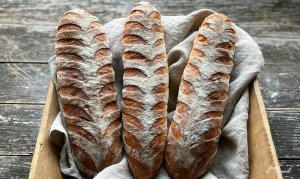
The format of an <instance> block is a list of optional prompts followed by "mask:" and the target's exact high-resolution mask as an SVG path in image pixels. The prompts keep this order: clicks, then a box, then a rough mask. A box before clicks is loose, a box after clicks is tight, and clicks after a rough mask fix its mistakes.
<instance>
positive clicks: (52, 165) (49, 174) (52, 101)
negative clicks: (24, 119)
mask: <svg viewBox="0 0 300 179" xmlns="http://www.w3.org/2000/svg"><path fill="white" fill-rule="evenodd" d="M58 110H59V107H58V103H57V97H56V92H55V87H54V84H53V83H52V82H50V85H49V90H48V94H47V99H46V104H45V107H44V112H43V116H42V120H41V127H40V131H39V134H38V138H37V142H36V145H35V150H34V154H33V159H32V163H31V169H30V173H29V179H40V178H45V179H47V178H56V179H61V178H63V177H62V175H61V172H60V169H59V163H58V158H59V157H58V155H59V150H58V149H57V147H56V146H55V145H54V144H52V143H51V142H50V139H49V131H50V128H51V125H52V123H53V121H54V119H55V117H56V115H57V113H58Z"/></svg>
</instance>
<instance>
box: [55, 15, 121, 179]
mask: <svg viewBox="0 0 300 179" xmlns="http://www.w3.org/2000/svg"><path fill="white" fill-rule="evenodd" d="M55 49H56V62H57V83H58V87H57V88H58V94H59V96H60V104H61V111H62V114H63V118H64V121H65V125H66V129H67V133H68V136H69V139H70V145H71V150H72V154H73V157H74V160H75V164H76V166H77V168H78V169H79V170H80V172H81V173H82V175H83V176H84V177H86V178H92V177H94V176H95V175H96V174H97V173H98V172H100V171H101V170H102V169H104V168H105V167H107V166H109V165H111V164H114V163H117V162H119V161H120V160H121V158H122V142H121V127H122V122H121V119H120V110H119V109H118V106H117V104H116V90H115V87H114V71H113V68H112V54H111V52H110V49H109V46H108V41H107V38H106V36H105V33H104V32H103V31H102V30H101V25H100V22H99V20H98V19H97V18H96V17H94V16H92V15H91V14H89V13H87V12H86V11H84V10H81V9H76V10H72V11H69V12H67V13H66V14H65V15H64V16H63V18H62V19H61V20H60V22H59V26H58V29H57V34H56V44H55Z"/></svg>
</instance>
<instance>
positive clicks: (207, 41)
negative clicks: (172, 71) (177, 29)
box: [165, 13, 236, 179]
mask: <svg viewBox="0 0 300 179" xmlns="http://www.w3.org/2000/svg"><path fill="white" fill-rule="evenodd" d="M235 41H236V37H235V30H234V29H233V27H232V23H231V21H230V20H229V18H228V17H226V16H225V15H222V14H217V13H215V14H212V15H210V16H208V17H207V18H206V19H205V20H204V22H203V23H202V25H201V27H200V29H199V31H198V34H197V36H196V37H195V39H194V43H193V48H192V50H191V54H190V57H189V60H188V63H187V66H186V67H185V69H184V72H183V75H182V78H181V83H180V86H179V93H178V102H177V106H176V110H175V113H174V117H173V121H172V122H171V125H170V129H169V132H168V139H167V146H166V154H165V160H166V162H165V165H166V168H167V171H168V172H169V174H170V175H171V176H172V178H174V179H177V178H178V179H179V178H187V179H195V178H198V177H200V176H202V175H203V174H205V172H206V171H207V170H208V169H209V167H210V166H211V164H212V162H213V159H214V156H215V154H216V152H217V146H218V140H219V137H220V134H221V121H222V118H223V113H224V109H225V106H226V104H227V98H228V88H229V78H230V73H231V71H232V68H233V65H234V64H233V54H234V47H235Z"/></svg>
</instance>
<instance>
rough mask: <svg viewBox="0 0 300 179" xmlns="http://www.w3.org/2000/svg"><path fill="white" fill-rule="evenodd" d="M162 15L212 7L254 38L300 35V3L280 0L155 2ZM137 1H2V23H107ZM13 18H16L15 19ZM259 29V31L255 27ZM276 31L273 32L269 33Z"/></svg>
mask: <svg viewBox="0 0 300 179" xmlns="http://www.w3.org/2000/svg"><path fill="white" fill-rule="evenodd" d="M152 2H153V3H154V4H155V6H156V7H157V9H159V10H160V12H161V13H162V14H163V15H177V14H180V15H182V14H187V13H190V12H192V11H194V10H198V9H202V8H209V9H213V10H215V11H218V12H221V13H225V14H227V15H228V16H229V17H231V18H232V19H233V21H234V22H236V23H237V24H239V25H240V26H241V27H243V28H245V30H247V31H248V32H250V34H252V35H258V36H261V35H264V36H270V35H274V36H275V37H277V36H278V35H281V34H282V33H284V34H285V36H286V37H287V36H293V37H294V36H297V35H299V30H298V29H299V28H300V23H299V22H300V18H299V17H300V2H299V1H281V0H264V1H259V0H255V1H253V0H243V1H223V0H214V1H211V0H196V1H190V0H183V1H182V0H174V1H168V0H159V1H152ZM135 3H136V1H117V0H112V1H111V0H104V1H97V0H90V1H79V0H76V1H66V0H63V1H62V0H53V1H47V0H42V1H40V0H33V1H28V0H26V1H20V0H11V1H6V0H4V1H1V2H0V7H2V11H0V23H2V24H25V25H30V26H31V25H42V26H49V25H56V23H57V20H58V19H59V17H61V16H62V14H63V13H64V12H66V11H67V10H70V9H73V8H83V9H86V10H88V11H90V12H91V13H93V14H94V15H95V16H97V17H99V18H100V20H101V21H102V22H104V23H106V22H108V21H110V20H112V19H115V18H119V17H125V16H126V15H127V14H128V12H129V10H130V9H131V8H132V7H133V5H134V4H135ZM12 15H13V18H12ZM256 26H258V27H260V28H255V27H256ZM269 32H273V33H269Z"/></svg>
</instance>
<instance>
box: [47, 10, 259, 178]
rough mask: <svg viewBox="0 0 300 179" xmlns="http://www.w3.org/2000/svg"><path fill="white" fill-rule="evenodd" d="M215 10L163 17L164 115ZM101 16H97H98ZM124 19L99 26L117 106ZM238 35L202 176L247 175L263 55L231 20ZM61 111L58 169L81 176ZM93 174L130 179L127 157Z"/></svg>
mask: <svg viewBox="0 0 300 179" xmlns="http://www.w3.org/2000/svg"><path fill="white" fill-rule="evenodd" d="M212 13H214V11H212V10H209V9H201V10H198V11H194V12H192V13H190V14H188V15H186V16H162V23H163V27H164V33H165V36H164V38H165V42H166V49H167V55H168V65H169V76H170V78H169V82H170V86H169V91H170V96H169V103H168V105H169V107H168V120H172V114H173V111H174V110H175V107H176V103H177V95H178V88H179V84H180V79H181V75H182V73H183V70H184V68H185V66H186V63H187V61H188V58H189V54H190V51H191V48H192V44H193V40H194V37H195V36H196V33H197V31H198V29H199V27H200V25H201V23H202V21H203V20H204V19H205V17H207V16H208V15H210V14H212ZM100 20H101V18H100ZM124 20H125V19H124V18H121V19H116V20H113V21H111V22H109V23H107V24H105V25H103V30H104V32H105V33H106V35H107V38H108V40H109V45H110V49H111V52H112V54H113V68H114V70H115V75H116V81H115V86H116V89H117V101H118V105H119V107H120V108H121V93H122V86H123V85H122V76H123V63H122V52H123V47H122V44H121V38H122V32H123V23H124ZM234 29H235V31H236V33H237V34H236V35H237V42H236V49H235V54H234V59H233V60H234V68H233V71H232V74H231V77H230V87H229V96H228V104H227V106H226V109H225V112H224V117H223V121H222V134H221V137H220V141H219V147H218V152H217V156H216V159H215V161H214V163H213V166H212V168H211V169H210V171H208V172H207V173H206V174H205V175H204V176H203V177H202V178H203V179H216V178H233V179H234V178H239V179H240V178H248V176H249V165H248V162H249V161H248V142H247V121H248V107H249V90H248V86H249V84H250V82H251V81H252V80H253V79H254V78H255V77H256V76H257V74H258V73H259V71H260V70H261V68H262V66H263V63H264V59H263V56H262V53H261V51H260V49H259V47H258V45H257V44H256V43H255V41H254V40H253V39H252V38H251V37H250V36H249V34H247V33H246V32H245V31H244V30H242V29H241V28H239V27H238V26H236V25H234ZM49 68H50V72H51V73H50V74H51V76H52V79H53V82H54V84H55V85H56V63H55V57H52V58H50V59H49ZM63 121H64V120H63V118H62V115H61V114H60V113H59V114H58V115H57V117H56V119H55V121H54V123H53V124H52V127H51V130H50V139H51V141H52V142H54V143H55V144H56V145H58V146H59V147H60V148H61V153H60V157H61V158H60V168H61V171H62V173H63V174H65V175H67V176H71V177H73V178H82V176H81V174H80V172H79V171H78V169H77V167H76V165H75V163H74V160H73V158H72V153H71V152H72V151H71V148H70V143H69V139H68V135H67V132H66V129H65V127H64V122H63ZM95 178H99V179H100V178H106V179H117V178H123V179H131V178H133V177H132V175H131V174H130V170H129V167H128V162H127V159H126V157H123V159H122V160H121V162H119V163H117V164H115V165H111V166H109V167H107V168H105V169H104V170H103V171H101V172H100V173H99V174H98V175H97V176H96V177H95ZM157 178H158V179H169V178H170V177H169V175H168V173H167V172H166V170H165V169H164V167H162V168H161V170H160V173H159V175H158V176H157Z"/></svg>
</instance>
